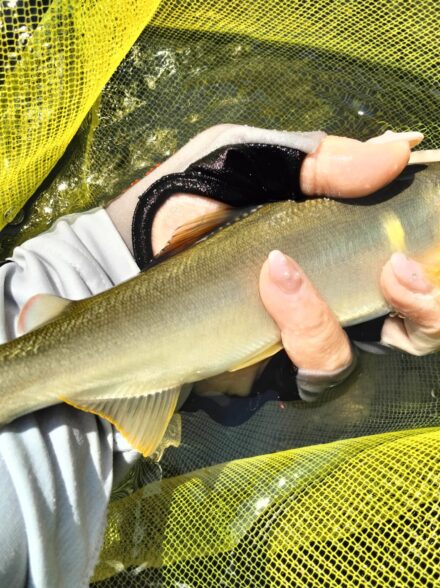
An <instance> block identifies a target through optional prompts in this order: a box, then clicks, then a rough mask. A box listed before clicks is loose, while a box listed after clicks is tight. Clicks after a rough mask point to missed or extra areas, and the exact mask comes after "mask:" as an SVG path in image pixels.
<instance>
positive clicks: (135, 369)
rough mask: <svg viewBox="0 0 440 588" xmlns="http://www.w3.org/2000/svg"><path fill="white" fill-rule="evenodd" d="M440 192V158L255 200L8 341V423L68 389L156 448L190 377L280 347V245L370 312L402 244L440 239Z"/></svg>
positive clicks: (329, 294)
mask: <svg viewBox="0 0 440 588" xmlns="http://www.w3.org/2000/svg"><path fill="white" fill-rule="evenodd" d="M392 194H395V195H394V196H393V197H390V195H392ZM439 204H440V164H439V163H431V164H428V165H426V166H424V167H423V168H421V169H419V168H418V167H415V166H413V167H408V168H407V170H406V171H405V172H404V174H402V176H400V177H399V178H398V179H397V180H396V181H395V182H393V183H392V184H391V185H390V186H389V187H387V188H385V189H384V190H382V191H381V192H379V193H376V194H375V195H374V196H373V197H371V198H369V199H366V200H363V201H362V202H361V201H357V202H351V201H350V202H343V201H337V200H329V199H313V200H308V201H305V202H301V203H296V202H292V201H284V202H276V203H270V204H266V205H264V206H262V207H259V208H258V209H256V210H255V211H253V212H250V213H249V212H248V213H246V215H245V216H244V217H243V218H240V219H238V220H236V221H235V222H232V223H231V224H229V225H228V226H225V227H224V228H221V229H219V230H217V231H216V232H214V233H213V234H212V235H211V236H209V237H208V238H206V239H204V240H202V241H201V242H200V243H198V244H196V245H195V246H193V247H191V248H189V249H187V250H185V251H183V252H180V253H178V254H176V255H175V256H173V257H170V258H169V259H167V260H165V261H163V262H162V263H158V264H157V265H154V266H152V267H151V268H149V269H147V270H145V271H144V272H142V273H140V274H139V275H138V276H136V277H134V278H132V279H131V280H129V281H127V282H124V283H122V284H120V285H118V286H116V287H114V288H112V289H111V290H108V291H106V292H103V293H102V294H99V295H97V296H93V297H91V298H88V299H85V300H82V301H78V302H72V303H70V304H69V305H68V306H67V307H66V309H65V310H64V311H63V312H61V314H59V315H57V316H55V317H50V312H49V315H47V314H46V318H47V316H49V318H51V320H50V321H49V322H47V323H46V324H43V325H41V326H39V327H38V326H37V327H36V328H35V330H33V331H31V332H29V333H27V334H25V335H23V336H22V337H19V338H17V339H15V340H14V341H11V342H10V343H7V344H5V345H2V346H1V347H0V382H1V383H0V395H1V398H2V402H1V408H0V423H1V424H2V425H5V424H6V423H8V422H10V421H12V420H14V419H15V418H17V417H18V416H20V415H23V414H26V413H28V412H31V411H34V410H38V409H40V408H43V407H45V406H49V405H52V404H56V403H58V402H61V401H66V402H69V403H71V404H72V405H74V406H76V407H78V408H80V409H82V410H88V411H90V412H94V413H96V414H99V415H100V416H102V417H104V418H107V419H108V420H110V421H111V422H112V423H114V424H115V425H116V426H117V427H118V428H119V430H121V432H122V433H123V434H124V435H125V436H126V437H127V439H128V440H129V441H130V443H132V445H133V446H134V447H136V448H137V449H139V450H140V451H142V452H143V453H144V454H146V455H147V454H149V453H151V452H152V451H154V449H155V447H156V446H157V444H158V442H159V441H160V437H161V436H162V434H163V432H164V430H165V428H166V425H167V423H168V421H169V419H170V418H171V415H172V413H173V411H174V409H175V407H176V405H177V402H178V398H179V391H180V388H181V387H182V385H184V384H188V383H192V382H194V381H197V380H202V379H205V378H207V377H210V376H213V375H216V374H220V373H223V372H225V371H227V370H231V369H235V368H237V367H239V366H240V365H241V364H246V363H249V362H252V360H253V358H257V357H261V355H262V354H263V355H264V354H265V353H266V354H267V355H270V354H271V353H272V352H273V350H274V349H277V348H278V347H276V346H277V345H279V332H278V329H277V327H276V325H275V324H274V322H273V321H272V319H271V318H270V317H269V315H268V314H267V313H266V311H265V310H264V307H263V305H262V302H261V300H260V297H259V291H258V279H259V273H260V269H261V266H262V264H263V262H264V261H265V259H266V258H267V255H268V254H269V252H270V251H271V250H273V249H280V250H282V251H283V252H284V253H286V254H288V255H291V256H292V257H294V258H295V259H296V260H297V261H298V262H299V264H300V265H301V266H302V267H303V269H304V271H305V273H306V274H307V275H308V277H309V278H310V279H311V280H312V282H313V283H314V284H315V286H316V288H317V289H318V290H319V291H320V293H321V294H322V296H323V297H324V298H325V300H326V301H327V303H328V304H329V305H330V307H331V308H332V310H333V312H334V313H335V314H336V316H337V317H338V319H339V320H340V322H341V323H342V324H343V325H350V324H354V323H359V322H363V321H365V320H368V319H371V318H374V317H377V316H380V315H383V314H385V313H386V312H388V308H387V305H386V303H385V301H384V299H383V297H382V295H381V293H380V289H379V276H380V272H381V268H382V266H383V264H384V263H385V262H386V260H387V259H388V258H389V256H390V255H391V253H392V252H393V251H395V250H396V249H399V247H400V248H402V247H403V248H404V250H405V252H406V253H408V254H409V255H412V256H420V255H421V254H423V253H424V252H426V251H428V250H430V249H432V248H434V247H437V246H438V245H439V243H440V221H439V218H440V217H439V214H438V207H439ZM52 298H53V297H52ZM36 304H40V305H42V306H44V297H42V299H41V300H40V301H37V302H36ZM49 310H50V309H49ZM150 398H151V405H150V404H149V402H150V400H149V399H150ZM149 407H150V408H151V410H150V412H152V414H154V419H153V420H154V422H152V419H150V420H148V412H149ZM152 407H153V408H154V410H153V408H152ZM148 429H149V430H148Z"/></svg>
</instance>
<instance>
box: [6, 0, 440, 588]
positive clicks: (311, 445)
mask: <svg viewBox="0 0 440 588" xmlns="http://www.w3.org/2000/svg"><path fill="white" fill-rule="evenodd" d="M439 11H440V9H439V6H438V3H437V2H435V1H434V0H432V1H429V0H428V1H426V2H417V1H416V2H411V3H409V2H401V1H397V0H395V1H393V2H385V1H384V0H380V1H373V0H368V1H366V2H361V3H356V2H347V1H345V0H336V1H329V0H325V1H324V0H323V1H321V2H313V3H312V2H299V1H292V2H280V1H278V0H252V1H251V0H203V1H202V0H185V1H183V2H182V1H177V0H162V1H160V0H156V1H151V0H119V1H118V2H110V1H108V0H95V1H93V2H82V1H80V0H52V1H50V0H33V1H32V2H31V1H29V2H21V1H20V0H5V1H3V2H2V3H1V5H0V32H1V39H2V42H1V44H0V101H1V108H0V117H1V125H0V157H1V161H2V164H1V167H0V177H1V187H2V188H1V189H2V197H1V199H0V224H1V226H5V225H7V223H9V222H10V221H11V220H12V219H14V217H15V225H7V226H6V227H5V228H4V230H3V232H2V235H1V246H2V254H3V256H5V255H6V254H7V253H8V252H9V251H10V250H11V247H13V246H14V245H15V244H17V243H20V242H22V241H23V240H25V239H27V238H29V237H30V236H32V235H35V234H37V233H38V232H40V231H42V230H44V229H45V228H47V227H48V226H49V225H50V224H51V223H52V222H53V220H54V219H55V218H57V217H58V216H60V215H62V214H65V213H68V212H74V211H79V210H85V209H87V208H90V207H92V206H95V205H98V204H102V203H104V202H106V201H108V200H109V199H111V198H112V197H113V196H115V195H117V193H118V192H119V191H120V190H122V189H123V188H125V187H126V186H127V185H128V184H129V183H130V182H131V181H132V180H134V179H136V178H138V177H141V176H142V175H143V174H145V173H146V172H147V171H148V169H149V168H150V167H152V166H153V165H155V164H157V163H159V162H160V161H162V160H163V159H164V158H165V157H167V156H168V155H169V154H171V153H172V152H174V151H175V150H176V149H177V148H179V147H180V146H181V145H183V144H184V143H185V142H186V141H187V140H188V139H189V138H190V137H191V136H193V135H194V134H195V133H197V132H198V131H200V130H202V129H204V128H206V127H208V126H210V125H212V124H216V123H222V122H232V123H241V124H252V125H256V126H262V127H274V128H283V129H291V130H310V129H316V128H321V129H324V130H326V131H327V132H332V133H339V134H348V135H352V136H356V137H358V138H367V137H369V136H371V135H373V134H377V133H380V132H381V131H384V130H386V129H388V128H392V129H394V130H407V129H415V130H419V131H422V132H423V133H424V134H425V136H426V140H425V142H424V144H423V146H424V148H439V147H440V118H439V112H440V108H439V107H440V92H439V71H440V69H439V62H438V46H439V42H440V38H439V35H440V33H439V29H438V26H437V24H436V23H437V22H438V20H439ZM139 35H140V36H139ZM136 39H138V40H137V41H136V42H135V40H136ZM127 52H128V53H127ZM124 56H126V57H125V59H123V58H124ZM122 59H123V61H122V62H121V60H122ZM118 66H119V67H118ZM112 74H113V75H112ZM26 201H29V202H28V204H27V205H26V208H25V210H24V212H23V213H22V214H19V213H20V211H21V210H22V208H23V206H24V204H25V202H26ZM17 214H18V216H17ZM439 376H440V365H439V360H438V355H437V354H436V355H433V356H430V357H428V358H410V357H408V356H406V355H404V354H401V353H398V352H396V353H393V354H391V355H388V356H370V355H368V354H366V353H362V354H361V359H360V369H359V371H358V372H357V373H356V374H355V375H354V376H353V377H352V378H351V379H350V380H349V381H348V382H346V384H345V385H344V387H343V388H341V390H339V391H338V393H337V394H336V395H335V394H333V395H329V396H328V397H326V398H324V399H323V400H322V401H321V402H320V403H319V404H318V405H314V406H307V405H305V404H304V403H302V402H301V401H299V400H298V399H295V398H286V399H281V400H280V399H279V398H278V397H277V396H276V394H275V395H274V394H271V391H270V390H268V391H267V393H266V394H264V395H263V396H258V397H250V398H247V399H235V400H234V399H232V400H230V404H229V405H228V404H227V402H226V401H220V400H219V401H218V402H217V404H216V402H215V401H212V403H211V404H205V405H203V406H194V405H191V404H187V405H186V407H185V410H184V411H183V412H182V415H181V416H180V418H176V419H175V420H174V421H173V423H172V427H171V429H170V430H169V431H168V433H167V436H166V438H165V444H167V443H169V444H171V445H174V447H170V448H168V449H167V450H166V451H165V453H164V455H163V457H162V459H161V460H160V461H157V460H154V459H147V460H142V461H141V462H139V463H138V465H137V466H136V468H135V469H134V470H133V471H132V472H131V474H130V476H129V478H128V479H127V480H125V481H124V483H123V484H122V485H121V486H120V487H119V488H118V489H116V491H115V495H114V500H113V502H112V503H111V505H110V509H109V520H108V528H107V533H106V537H105V540H104V546H103V551H102V555H101V562H100V563H99V565H98V567H97V569H96V573H95V584H96V586H99V587H101V586H102V587H105V588H107V587H108V586H118V585H119V586H128V585H129V586H191V587H199V586H200V587H202V586H203V587H205V586H247V585H249V586H292V585H294V586H315V585H316V586H322V585H346V586H364V585H369V586H383V585H389V586H403V585H405V586H407V585H426V586H429V585H435V583H436V582H438V569H439V561H438V551H439V550H438V548H439V544H438V543H439V539H438V519H439V505H438V496H439V492H438V490H439V488H438V486H439V460H438V450H439V447H440V443H439V442H440V437H439V435H440V429H439V420H440V416H439V395H440V394H439V390H440V378H439ZM221 402H223V405H222V404H221ZM234 413H235V414H239V415H241V419H238V420H236V421H234V420H231V419H229V420H228V418H226V416H225V415H230V414H234ZM176 446H177V447H176Z"/></svg>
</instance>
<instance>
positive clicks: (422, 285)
mask: <svg viewBox="0 0 440 588" xmlns="http://www.w3.org/2000/svg"><path fill="white" fill-rule="evenodd" d="M391 267H392V268H393V271H394V274H395V276H396V278H397V279H398V280H399V282H400V283H401V284H402V286H405V287H406V288H408V289H409V290H412V291H413V292H422V293H424V294H426V293H428V292H430V291H431V290H432V286H431V284H430V283H429V282H428V281H427V280H426V278H425V275H424V273H423V268H422V266H421V265H420V264H419V263H417V261H414V260H413V259H410V258H409V257H407V256H406V255H404V254H403V253H393V255H392V256H391Z"/></svg>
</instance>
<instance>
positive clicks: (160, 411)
mask: <svg viewBox="0 0 440 588" xmlns="http://www.w3.org/2000/svg"><path fill="white" fill-rule="evenodd" d="M126 386H127V395H126V396H123V395H122V393H123V390H124V385H123V384H120V385H119V386H118V390H117V392H118V396H115V395H114V393H111V392H110V393H109V394H107V396H109V397H108V398H105V397H104V396H105V394H99V393H98V394H96V395H95V397H94V398H93V391H90V392H89V396H90V397H91V398H88V399H83V398H81V399H79V400H78V401H73V400H70V399H69V398H64V397H60V400H62V401H63V402H66V403H67V404H70V405H71V406H74V407H75V408H78V409H80V410H83V411H85V412H91V413H93V414H96V415H98V416H100V417H102V418H104V419H106V420H108V421H109V422H111V423H112V424H113V425H114V426H115V427H116V428H117V430H118V431H119V432H120V433H121V435H122V436H123V437H124V438H125V439H126V440H127V441H128V443H129V444H130V445H131V446H132V447H133V449H136V451H139V452H140V453H142V455H144V456H145V457H148V456H149V455H151V454H152V453H153V452H154V451H155V450H156V448H157V447H158V445H159V444H160V442H161V440H162V437H163V435H164V433H165V431H166V429H167V427H168V423H169V422H170V420H171V417H172V416H173V414H174V411H175V409H176V405H177V402H178V399H179V394H180V386H178V387H176V388H170V389H169V390H162V391H159V392H152V393H145V392H144V393H143V394H142V386H141V385H140V384H139V383H136V384H133V383H127V385H126ZM136 392H137V394H136Z"/></svg>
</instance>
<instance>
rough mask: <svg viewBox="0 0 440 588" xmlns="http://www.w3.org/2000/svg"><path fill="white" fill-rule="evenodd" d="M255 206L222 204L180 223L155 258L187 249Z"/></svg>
mask: <svg viewBox="0 0 440 588" xmlns="http://www.w3.org/2000/svg"><path fill="white" fill-rule="evenodd" d="M257 208H260V206H251V207H246V208H233V207H231V206H228V205H226V204H224V205H222V208H220V210H216V211H215V212H210V213H207V214H204V215H203V216H200V217H198V218H195V219H193V220H192V221H190V222H189V223H186V224H184V225H181V226H180V227H178V228H177V229H176V230H175V231H174V233H173V236H172V237H171V239H170V240H169V242H168V243H167V244H166V245H165V247H164V248H163V249H162V251H160V253H158V255H157V257H156V259H157V260H159V261H162V260H163V259H166V258H168V257H171V256H172V255H175V254H176V253H179V252H180V251H184V250H185V249H188V248H189V247H191V246H192V245H195V243H198V242H199V241H200V240H202V239H204V238H205V237H207V236H208V235H211V234H212V233H215V232H216V231H217V230H218V229H220V228H222V227H225V226H228V225H230V224H232V223H234V222H236V221H238V220H240V219H241V218H244V217H245V216H247V215H248V214H250V213H251V212H253V211H254V210H256V209H257Z"/></svg>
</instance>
